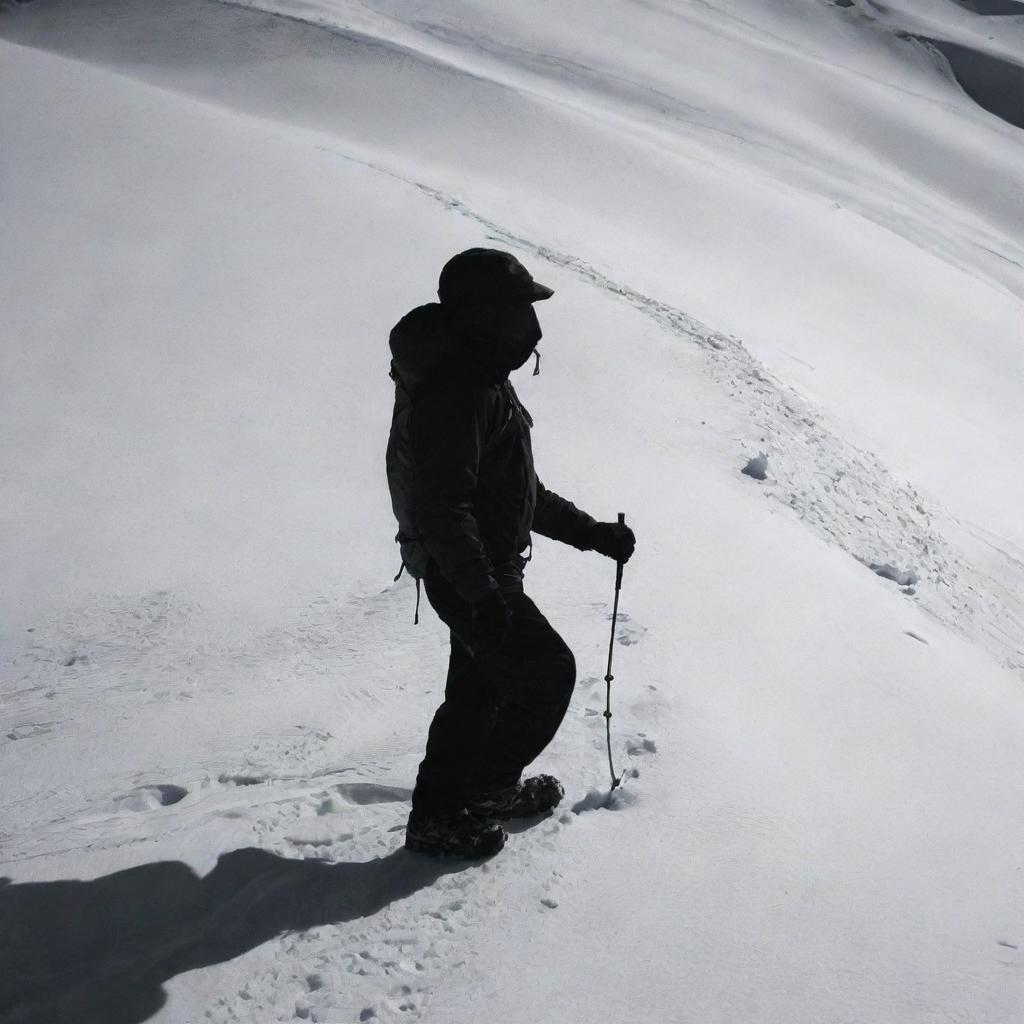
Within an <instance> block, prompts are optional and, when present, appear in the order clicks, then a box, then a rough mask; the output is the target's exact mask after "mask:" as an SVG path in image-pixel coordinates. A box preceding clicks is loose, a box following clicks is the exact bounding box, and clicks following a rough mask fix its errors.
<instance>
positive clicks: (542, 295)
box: [530, 281, 555, 302]
mask: <svg viewBox="0 0 1024 1024" xmlns="http://www.w3.org/2000/svg"><path fill="white" fill-rule="evenodd" d="M554 294H555V290H554V288H549V287H548V286H547V285H544V284H539V283H538V282H536V281H534V282H533V294H532V295H531V296H530V301H531V302H540V300H541V299H550V298H551V296H552V295H554Z"/></svg>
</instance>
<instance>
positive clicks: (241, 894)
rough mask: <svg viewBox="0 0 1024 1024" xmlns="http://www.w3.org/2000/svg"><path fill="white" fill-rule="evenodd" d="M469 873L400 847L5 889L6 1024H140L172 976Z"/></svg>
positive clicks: (243, 856) (248, 858)
mask: <svg viewBox="0 0 1024 1024" xmlns="http://www.w3.org/2000/svg"><path fill="white" fill-rule="evenodd" d="M465 866H466V862H464V861H463V862H450V861H447V862H446V861H435V860H431V859H428V858H423V857H418V856H416V855H415V854H410V853H408V852H407V851H405V850H404V849H400V850H398V851H396V852H394V853H392V854H389V855H388V856H386V857H381V858H379V859H377V860H370V861H365V862H360V863H350V864H330V863H327V862H326V861H319V860H289V859H287V858H285V857H278V856H277V855H276V854H273V853H268V852H266V851H263V850H257V849H252V848H248V849H242V850H234V851H233V852H231V853H226V854H224V855H222V856H221V857H220V859H219V860H218V861H217V866H216V867H215V868H214V869H213V870H212V871H211V872H210V873H209V874H208V875H207V876H206V877H205V878H200V877H199V876H198V875H197V874H196V873H195V872H194V871H193V870H192V869H191V868H190V867H188V866H187V865H186V864H183V863H181V862H179V861H158V862H157V863H155V864H145V865H143V866H142V867H137V868H129V869H128V870H127V871H118V872H116V873H115V874H112V875H106V876H104V877H103V878H97V879H95V880H94V881H91V882H79V881H71V880H68V881H59V882H32V883H25V884H21V885H12V884H11V883H10V880H9V879H0V1022H3V1024H29V1022H32V1024H35V1022H39V1024H42V1022H44V1021H45V1022H46V1024H57V1022H62V1021H75V1022H76V1024H138V1022H140V1021H144V1020H145V1019H146V1018H147V1017H149V1016H151V1015H152V1014H153V1013H155V1012H156V1011H157V1010H158V1009H159V1008H160V1007H161V1006H162V1005H163V1004H164V1001H165V1000H166V994H165V992H164V990H163V987H162V985H163V982H164V981H166V980H167V979H168V978H172V977H174V975H176V974H180V973H182V972H183V971H189V970H192V969H193V968H195V967H205V966H206V965H208V964H213V963H218V962H220V961H223V960H229V959H231V958H232V957H234V956H238V954H240V953H244V952H246V951H247V950H250V949H253V948H254V947H256V946H258V945H260V944H261V943H263V942H265V941H266V940H267V939H270V938H273V937H274V936H275V935H279V934H280V933H282V932H286V931H301V930H303V929H306V928H314V927H316V926H317V925H323V924H331V923H336V922H339V921H350V920H353V919H354V918H358V917H366V916H368V915H370V914H374V913H376V912H377V911H379V910H381V909H382V908H384V907H385V906H387V905H388V904H389V903H391V902H393V901H395V900H399V899H403V898H404V897H406V896H409V895H411V894H412V893H414V892H416V891H417V890H418V889H422V888H424V887H426V886H428V885H431V884H432V883H433V882H435V881H436V880H437V878H439V877H440V876H441V875H442V874H446V873H448V872H452V871H459V870H462V869H463V868H465Z"/></svg>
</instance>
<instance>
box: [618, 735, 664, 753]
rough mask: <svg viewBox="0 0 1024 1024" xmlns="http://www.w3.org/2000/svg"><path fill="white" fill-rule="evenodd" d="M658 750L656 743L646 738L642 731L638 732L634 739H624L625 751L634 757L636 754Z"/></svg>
mask: <svg viewBox="0 0 1024 1024" xmlns="http://www.w3.org/2000/svg"><path fill="white" fill-rule="evenodd" d="M657 752H658V744H657V743H655V742H654V740H652V739H648V738H647V737H646V736H644V735H643V733H640V734H639V735H638V736H637V738H636V739H633V740H627V741H626V753H627V754H629V756H630V757H636V756H637V755H638V754H656V753H657Z"/></svg>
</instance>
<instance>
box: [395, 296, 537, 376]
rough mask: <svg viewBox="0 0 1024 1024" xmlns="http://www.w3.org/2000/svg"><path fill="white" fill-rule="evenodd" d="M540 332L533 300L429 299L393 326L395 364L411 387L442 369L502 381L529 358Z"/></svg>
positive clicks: (439, 372) (446, 371)
mask: <svg viewBox="0 0 1024 1024" xmlns="http://www.w3.org/2000/svg"><path fill="white" fill-rule="evenodd" d="M541 334H542V332H541V329H540V323H539V322H538V320H537V314H536V312H535V311H534V309H533V306H532V305H530V304H526V303H517V304H515V305H513V306H493V305H492V306H486V307H484V306H478V307H460V308H457V309H450V308H449V307H447V306H443V305H441V304H440V303H438V302H431V303H428V304H427V305H425V306H417V307H416V309H414V310H412V311H411V312H409V313H407V314H406V315H405V316H404V317H402V319H401V320H399V321H398V323H397V324H396V325H395V326H394V328H393V329H392V331H391V355H392V361H391V367H392V370H393V371H394V372H395V374H396V376H398V377H399V378H400V380H401V383H402V384H403V385H404V386H405V387H406V388H407V389H408V390H409V391H414V390H415V389H416V388H417V387H418V386H419V384H420V383H421V382H422V381H423V380H424V379H426V378H427V377H433V376H435V375H438V374H444V373H463V374H465V373H468V374H469V375H470V376H471V377H472V378H473V379H474V380H476V381H477V382H478V383H481V384H500V383H501V382H502V381H503V380H505V379H506V378H507V377H508V375H509V374H510V373H511V372H512V371H513V370H517V369H519V367H520V366H522V365H523V364H524V363H525V362H526V361H527V360H528V359H529V358H530V354H531V353H532V352H533V350H534V349H535V348H536V346H537V343H538V342H539V341H540V339H541Z"/></svg>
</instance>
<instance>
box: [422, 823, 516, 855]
mask: <svg viewBox="0 0 1024 1024" xmlns="http://www.w3.org/2000/svg"><path fill="white" fill-rule="evenodd" d="M507 839H508V833H506V832H505V830H504V829H502V830H501V831H500V832H498V833H497V834H496V835H495V837H494V839H490V840H487V841H482V842H480V843H479V844H477V845H476V846H475V847H473V848H472V849H466V847H465V846H454V845H446V844H445V843H436V842H429V841H428V840H424V839H416V838H414V837H409V836H406V838H405V848H406V849H407V850H411V851H412V852H413V853H423V854H426V855H427V856H428V857H451V858H453V859H454V858H458V859H459V860H483V859H485V858H486V857H493V856H494V855H495V854H496V853H501V851H502V850H503V849H504V848H505V841H506V840H507Z"/></svg>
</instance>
